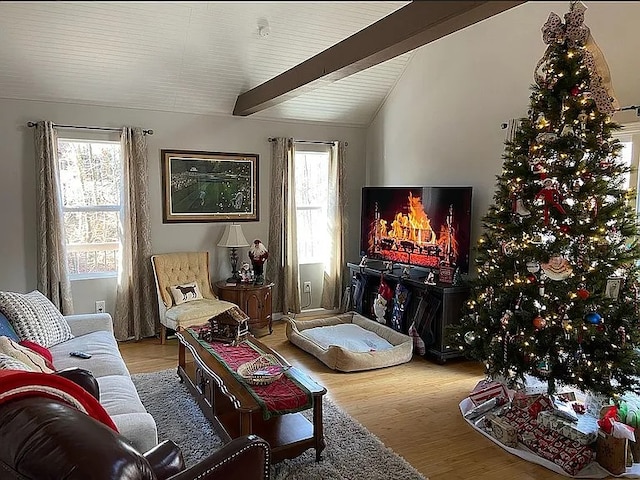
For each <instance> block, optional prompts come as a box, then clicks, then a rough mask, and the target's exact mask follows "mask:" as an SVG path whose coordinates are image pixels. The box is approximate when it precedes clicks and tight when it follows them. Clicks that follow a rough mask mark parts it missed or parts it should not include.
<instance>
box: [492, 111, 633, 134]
mask: <svg viewBox="0 0 640 480" xmlns="http://www.w3.org/2000/svg"><path fill="white" fill-rule="evenodd" d="M625 110H635V111H636V116H638V117H640V105H629V106H628V107H620V108H618V109H617V110H616V112H624V111H625ZM508 126H509V124H508V123H502V124H500V128H501V129H502V130H504V129H505V128H507V127H508Z"/></svg>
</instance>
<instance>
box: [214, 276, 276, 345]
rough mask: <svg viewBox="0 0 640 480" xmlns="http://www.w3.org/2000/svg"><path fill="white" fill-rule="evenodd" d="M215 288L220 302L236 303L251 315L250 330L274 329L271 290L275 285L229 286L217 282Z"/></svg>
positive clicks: (244, 284) (242, 284) (240, 284)
mask: <svg viewBox="0 0 640 480" xmlns="http://www.w3.org/2000/svg"><path fill="white" fill-rule="evenodd" d="M215 287H216V289H217V292H218V296H219V297H220V300H226V301H227V302H232V303H235V304H236V305H238V306H239V307H240V309H241V310H242V311H243V312H245V313H246V314H247V315H249V322H248V323H249V330H251V331H252V332H253V330H255V329H256V328H265V327H269V334H271V332H273V328H272V318H271V316H272V315H271V314H272V311H271V310H272V308H271V288H272V287H273V283H265V284H264V285H253V284H252V283H237V284H235V285H227V282H224V281H222V282H216V284H215Z"/></svg>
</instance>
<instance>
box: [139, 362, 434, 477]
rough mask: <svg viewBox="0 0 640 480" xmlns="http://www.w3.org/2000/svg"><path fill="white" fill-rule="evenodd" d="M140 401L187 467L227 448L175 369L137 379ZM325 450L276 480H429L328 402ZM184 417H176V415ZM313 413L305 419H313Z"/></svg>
mask: <svg viewBox="0 0 640 480" xmlns="http://www.w3.org/2000/svg"><path fill="white" fill-rule="evenodd" d="M132 378H133V382H134V383H135V385H136V388H137V389H138V393H139V395H140V399H141V400H142V403H143V404H144V406H145V407H146V408H147V410H148V411H149V413H150V414H151V415H153V418H155V420H156V423H157V424H158V437H159V440H160V441H162V440H166V439H171V440H173V441H174V442H175V443H176V444H177V445H179V446H180V448H181V449H182V452H183V454H184V457H185V462H186V463H187V466H191V465H194V464H195V463H197V462H198V461H199V460H200V459H202V458H204V457H205V456H206V455H207V454H208V453H209V452H211V450H215V449H217V448H219V447H220V446H221V445H222V442H221V440H220V438H219V437H218V436H217V434H216V433H215V432H214V430H213V429H212V427H211V424H210V423H209V421H208V420H207V419H206V417H205V416H204V415H203V414H202V412H201V411H200V408H199V407H198V405H197V403H196V402H195V400H194V399H193V398H192V397H191V395H190V394H189V392H188V390H187V388H186V386H185V385H184V384H182V383H180V381H179V379H178V376H177V374H176V370H175V369H171V370H164V371H161V372H155V373H142V374H136V375H133V376H132ZM322 403H323V420H324V434H325V441H326V444H327V446H326V448H325V449H324V450H323V452H322V460H321V461H320V462H316V461H315V450H313V449H309V450H307V451H306V452H305V453H303V454H302V455H300V456H299V457H297V458H295V459H292V460H285V461H283V462H280V463H277V464H276V465H273V466H272V467H271V478H272V479H274V480H315V479H323V480H324V479H327V480H359V479H362V480H390V479H394V480H427V479H426V478H425V477H424V476H423V475H421V474H420V472H418V471H417V470H416V469H415V468H413V467H412V466H411V465H410V464H409V463H408V462H407V461H406V460H404V459H403V458H402V457H400V456H399V455H397V454H396V453H395V452H393V451H392V450H391V449H389V448H387V447H386V446H385V445H384V444H383V443H382V442H381V441H380V440H379V439H378V438H377V437H376V436H375V435H373V434H372V433H371V432H369V431H368V430H367V429H366V428H365V427H364V426H362V425H361V424H360V423H358V422H357V421H356V420H355V419H353V418H352V417H351V416H349V415H348V414H347V413H345V412H344V411H343V410H341V409H340V408H339V407H338V406H336V405H335V404H333V403H332V402H331V401H330V400H328V399H327V398H325V399H323V402H322ZM176 411H179V412H181V415H175V412H176ZM311 412H312V410H307V411H305V412H304V414H305V415H306V416H307V417H308V418H310V414H311Z"/></svg>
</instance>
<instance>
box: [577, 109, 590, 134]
mask: <svg viewBox="0 0 640 480" xmlns="http://www.w3.org/2000/svg"><path fill="white" fill-rule="evenodd" d="M588 118H589V115H587V113H586V112H585V111H584V110H582V111H581V112H580V113H579V114H578V120H579V121H580V128H582V130H586V129H587V119H588Z"/></svg>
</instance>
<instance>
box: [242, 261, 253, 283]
mask: <svg viewBox="0 0 640 480" xmlns="http://www.w3.org/2000/svg"><path fill="white" fill-rule="evenodd" d="M240 280H241V281H242V283H250V282H251V266H250V265H249V264H248V263H247V262H243V263H242V267H240Z"/></svg>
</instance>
